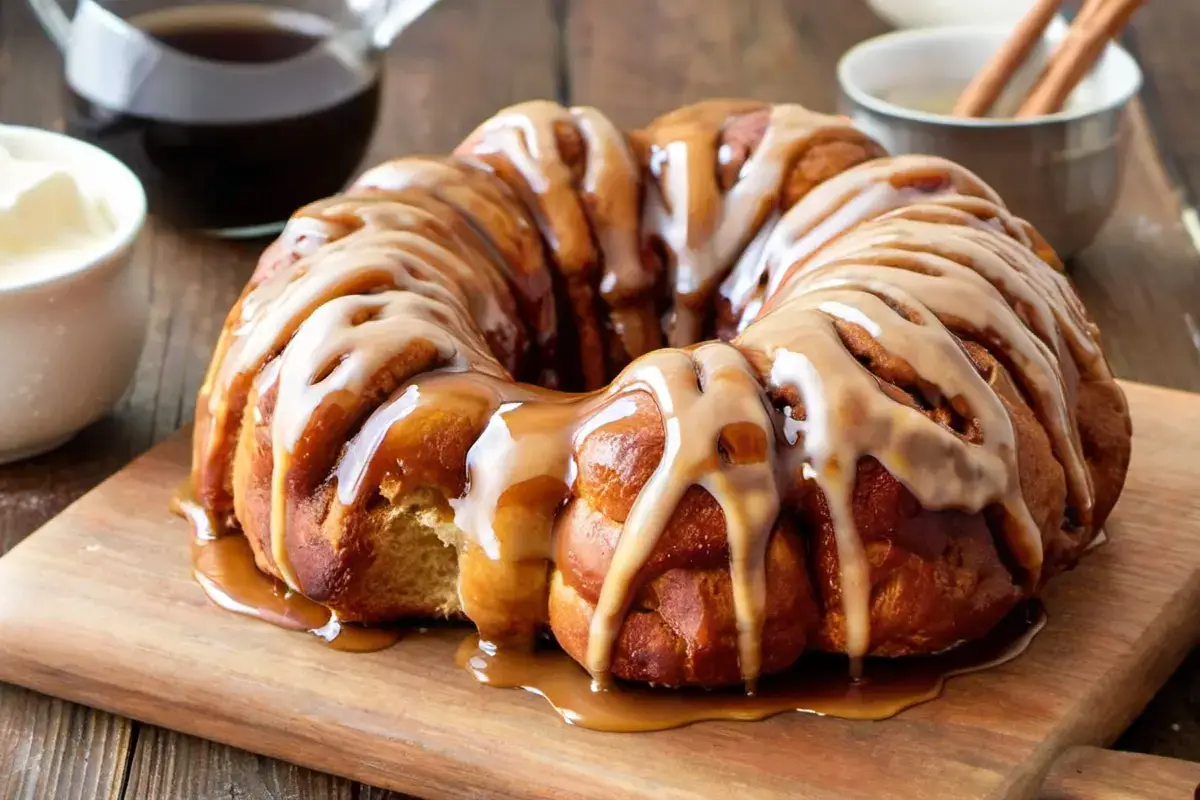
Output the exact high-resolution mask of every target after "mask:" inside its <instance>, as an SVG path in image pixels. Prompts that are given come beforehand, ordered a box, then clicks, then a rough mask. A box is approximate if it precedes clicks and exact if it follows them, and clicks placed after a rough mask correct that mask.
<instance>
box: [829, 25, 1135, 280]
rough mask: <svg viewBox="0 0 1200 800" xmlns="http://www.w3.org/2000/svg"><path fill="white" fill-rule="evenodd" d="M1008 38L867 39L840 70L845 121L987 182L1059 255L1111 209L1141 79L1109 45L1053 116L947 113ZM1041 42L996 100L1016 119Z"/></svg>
mask: <svg viewBox="0 0 1200 800" xmlns="http://www.w3.org/2000/svg"><path fill="white" fill-rule="evenodd" d="M1007 36H1008V31H1007V30H1005V29H1002V28H990V27H983V28H977V27H970V28H967V27H940V28H925V29H918V30H908V31H899V32H896V33H890V34H885V35H883V36H879V37H876V38H874V39H869V40H867V41H865V42H862V43H861V44H859V45H857V46H856V47H854V48H852V49H851V50H849V51H848V52H847V53H846V54H845V55H844V56H842V59H841V61H840V62H839V63H838V70H837V74H838V83H839V85H840V87H841V106H840V110H841V112H842V113H843V114H845V115H847V116H848V117H850V118H852V119H853V121H854V123H855V124H856V125H858V126H859V127H860V128H861V129H862V130H863V131H864V132H865V133H867V134H869V135H871V136H873V137H875V138H876V139H877V140H878V141H879V142H880V144H882V145H883V146H884V147H885V148H887V149H888V151H889V152H891V153H894V154H901V153H924V154H929V155H939V156H944V157H945V158H948V159H950V160H952V161H956V162H958V163H960V164H962V165H963V166H965V167H967V168H968V169H970V170H972V171H973V172H975V173H977V174H978V175H979V176H980V177H981V178H983V180H985V181H986V182H988V183H989V184H991V185H992V187H993V188H995V190H996V191H997V192H999V194H1000V196H1001V197H1003V198H1004V200H1005V203H1007V205H1008V206H1009V208H1011V209H1012V210H1013V211H1014V212H1015V213H1016V214H1018V215H1020V216H1022V217H1024V218H1026V219H1028V220H1029V221H1030V222H1032V223H1033V224H1034V225H1035V226H1036V227H1037V228H1038V230H1040V231H1041V232H1042V234H1043V235H1044V236H1045V237H1046V238H1047V239H1048V240H1049V241H1050V243H1051V244H1052V245H1053V246H1054V247H1055V249H1056V250H1058V252H1059V254H1060V255H1062V256H1063V257H1069V256H1070V255H1072V254H1074V253H1077V252H1078V251H1080V250H1081V249H1083V248H1084V247H1086V246H1087V245H1088V243H1090V242H1091V241H1092V239H1093V238H1095V235H1096V233H1097V232H1098V231H1099V230H1100V227H1101V226H1102V225H1103V224H1104V221H1105V219H1107V218H1108V215H1109V213H1110V212H1111V211H1112V208H1113V206H1114V205H1115V203H1116V199H1117V192H1118V190H1119V188H1120V176H1121V168H1122V164H1123V161H1124V158H1123V156H1124V150H1125V148H1124V139H1125V127H1126V126H1125V108H1126V106H1127V105H1128V104H1129V101H1130V100H1132V99H1133V97H1134V96H1135V95H1136V94H1137V93H1138V90H1139V89H1140V88H1141V84H1142V73H1141V70H1140V69H1139V68H1138V65H1137V62H1136V61H1134V59H1133V57H1132V56H1130V55H1129V53H1127V52H1126V51H1125V50H1123V49H1121V48H1120V47H1118V46H1116V45H1109V47H1108V49H1107V51H1106V52H1105V54H1104V56H1103V57H1102V58H1101V60H1100V61H1099V63H1098V64H1097V65H1096V68H1095V69H1093V70H1092V72H1091V74H1090V75H1088V77H1087V78H1085V79H1084V80H1083V81H1082V82H1081V83H1080V84H1079V86H1078V87H1077V88H1076V90H1075V92H1074V93H1073V94H1072V95H1071V97H1070V98H1069V99H1068V101H1067V103H1066V107H1065V108H1064V109H1063V110H1062V111H1060V112H1058V113H1056V114H1049V115H1046V116H1042V117H1037V118H1033V119H1028V120H1016V119H1005V118H1002V117H998V118H991V117H989V118H982V119H964V118H960V117H952V116H949V114H948V113H946V112H948V111H949V109H950V107H951V106H952V105H953V103H954V100H955V98H956V97H957V96H958V94H959V92H960V91H961V90H962V89H963V88H964V87H965V86H966V85H967V84H968V83H969V82H970V81H971V78H973V77H974V76H975V74H976V73H977V72H978V71H979V70H980V69H981V68H982V67H983V66H984V65H985V64H986V63H987V62H988V60H989V59H990V58H991V56H992V54H993V53H995V51H996V50H997V49H998V48H999V47H1000V46H1001V45H1002V44H1003V43H1004V41H1005V39H1006V38H1007ZM1050 46H1051V45H1050V42H1049V40H1047V41H1044V42H1041V43H1040V44H1039V47H1038V48H1037V49H1036V51H1035V52H1034V53H1033V55H1032V56H1031V58H1030V59H1029V60H1028V61H1027V63H1026V65H1025V67H1024V68H1023V69H1022V70H1021V71H1020V72H1018V74H1017V75H1016V76H1014V79H1013V81H1012V82H1010V85H1009V87H1008V88H1007V89H1006V91H1005V93H1004V95H1003V96H1001V98H1000V100H999V102H998V103H997V109H998V111H999V112H1000V113H1004V112H1005V110H1008V111H1009V112H1011V109H1013V108H1015V107H1016V106H1017V105H1018V104H1019V101H1020V98H1021V97H1022V96H1024V94H1025V92H1026V91H1027V90H1028V88H1029V86H1030V85H1031V84H1032V83H1033V80H1034V79H1035V78H1036V76H1037V73H1038V71H1039V70H1040V68H1041V65H1043V64H1044V63H1045V61H1046V58H1047V56H1048V52H1049V49H1050Z"/></svg>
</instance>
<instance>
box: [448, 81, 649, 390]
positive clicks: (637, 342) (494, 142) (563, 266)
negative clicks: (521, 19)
mask: <svg viewBox="0 0 1200 800" xmlns="http://www.w3.org/2000/svg"><path fill="white" fill-rule="evenodd" d="M558 126H564V127H568V128H572V129H574V130H576V131H577V132H578V134H579V136H580V138H581V140H582V143H583V147H584V154H583V157H584V161H583V170H582V176H581V177H580V178H579V179H578V180H577V179H576V177H575V175H574V174H573V173H572V168H571V166H570V165H569V164H568V163H567V161H566V159H565V158H564V155H563V153H562V152H560V149H559V140H558V134H557V132H556V127H558ZM457 152H459V153H467V154H471V155H473V156H475V157H478V158H480V159H481V160H483V161H485V162H486V163H488V164H489V165H490V166H492V167H493V168H494V169H495V170H496V172H497V174H498V175H499V176H500V177H501V178H502V179H504V180H506V181H507V182H508V183H509V184H510V185H511V186H512V187H513V188H514V189H515V190H516V192H517V193H518V194H520V195H521V196H522V197H523V198H524V200H525V203H526V206H527V207H528V208H529V210H530V212H531V213H532V214H533V216H534V217H535V218H536V219H537V220H538V221H539V224H540V227H541V230H542V235H543V236H544V237H545V239H546V242H547V245H548V246H549V248H550V250H551V252H552V253H553V254H554V258H555V261H556V263H557V264H558V267H559V271H560V273H561V274H562V275H563V277H564V278H565V280H566V282H567V284H568V287H569V294H570V299H571V301H572V305H573V307H574V310H575V315H576V323H577V325H578V326H579V329H580V333H581V336H582V335H584V334H589V333H590V332H591V331H592V330H593V329H594V328H595V327H596V326H597V324H598V323H597V322H596V320H594V319H593V318H592V315H593V313H594V312H593V307H594V305H595V303H594V301H593V300H592V297H591V295H592V293H593V291H598V292H599V293H600V295H601V296H602V297H603V299H604V301H605V303H606V304H607V305H608V307H609V309H610V314H611V319H612V323H613V327H614V331H615V333H616V334H617V337H618V339H619V340H620V343H621V346H622V347H623V348H624V350H625V352H626V355H627V357H628V358H633V357H636V356H639V355H641V354H642V353H645V352H648V351H649V350H651V349H654V348H655V347H657V346H658V343H659V336H658V329H657V326H656V325H655V324H654V321H653V314H652V311H653V307H652V305H651V303H650V299H651V298H650V296H649V293H650V292H651V291H652V290H653V288H654V274H653V273H652V272H651V271H650V270H648V269H647V268H646V267H645V266H644V265H643V264H642V260H641V255H640V253H639V250H638V239H637V236H638V187H639V177H640V176H639V172H638V167H637V164H636V162H635V161H634V158H633V155H632V153H631V152H630V150H629V145H628V143H627V142H626V139H625V136H624V134H622V133H621V132H620V131H619V130H618V129H617V128H616V126H615V125H613V124H612V122H611V121H609V120H608V118H606V117H605V116H604V115H602V114H600V113H599V112H598V111H596V110H595V109H594V108H588V107H583V106H577V107H572V108H566V107H564V106H561V105H559V104H557V103H554V102H550V101H548V100H534V101H530V102H526V103H520V104H518V105H515V106H511V107H509V108H506V109H504V110H502V111H500V112H499V113H498V114H496V116H494V117H493V118H492V119H490V120H488V121H487V122H485V123H484V124H483V125H482V126H480V127H479V129H478V130H477V131H476V132H475V133H474V134H472V135H471V136H470V137H468V138H467V140H466V142H464V144H463V145H461V146H460V147H459V149H458V151H457ZM598 271H599V272H600V273H601V274H600V275H599V276H597V275H596V273H597V272H598ZM593 287H595V288H593ZM597 345H598V342H597ZM581 346H582V348H583V350H584V351H585V352H583V353H582V357H583V359H584V360H583V365H584V371H585V378H586V380H587V382H588V383H589V384H590V385H593V386H599V385H601V384H602V383H603V375H602V372H603V362H602V361H598V360H595V356H599V355H602V353H601V352H600V348H599V347H598V346H593V345H591V343H590V342H588V341H586V340H585V341H584V342H582V343H581ZM589 348H590V349H592V350H595V351H596V352H595V354H594V355H593V354H592V353H589V352H587V351H588V349H589Z"/></svg>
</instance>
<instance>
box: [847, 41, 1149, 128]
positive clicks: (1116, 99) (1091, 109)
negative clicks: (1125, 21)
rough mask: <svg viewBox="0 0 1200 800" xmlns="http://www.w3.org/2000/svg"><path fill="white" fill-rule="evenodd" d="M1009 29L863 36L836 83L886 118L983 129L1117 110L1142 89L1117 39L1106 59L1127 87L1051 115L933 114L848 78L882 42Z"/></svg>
mask: <svg viewBox="0 0 1200 800" xmlns="http://www.w3.org/2000/svg"><path fill="white" fill-rule="evenodd" d="M1009 33H1010V31H1009V30H1008V29H1006V28H1001V27H996V26H988V25H941V26H937V27H929V28H907V29H904V30H898V31H891V32H890V33H884V34H880V35H879V36H873V37H871V38H870V39H864V40H863V41H861V42H859V43H858V44H856V45H854V46H853V47H851V48H850V49H849V50H847V51H846V52H845V53H843V54H842V56H841V58H839V59H838V63H837V81H838V86H839V87H840V88H841V90H842V91H843V92H845V93H846V96H847V97H849V98H850V99H851V100H853V101H854V102H855V103H857V104H858V105H860V106H863V107H865V108H867V109H869V110H871V111H874V112H875V113H877V114H880V115H882V116H887V117H893V118H896V119H901V120H905V121H909V122H921V123H925V124H927V125H938V126H941V127H946V128H975V129H984V130H995V129H1004V128H1013V129H1016V128H1034V127H1038V126H1043V125H1052V124H1055V123H1068V122H1077V121H1079V120H1083V119H1088V118H1090V117H1094V116H1097V115H1099V114H1104V113H1106V112H1109V111H1113V110H1115V109H1120V108H1123V107H1124V106H1126V105H1127V104H1128V103H1129V101H1130V100H1132V99H1133V98H1134V97H1136V96H1137V94H1138V92H1140V91H1141V89H1142V84H1143V82H1144V77H1143V74H1142V68H1141V66H1140V65H1139V64H1138V63H1137V59H1135V58H1134V57H1133V55H1131V54H1130V53H1129V51H1128V50H1126V49H1125V48H1123V47H1121V45H1119V44H1117V43H1116V42H1109V44H1108V49H1107V50H1106V51H1105V58H1113V57H1115V58H1116V59H1117V60H1118V61H1119V62H1122V63H1123V64H1124V65H1125V66H1126V67H1128V68H1129V69H1130V74H1131V75H1132V80H1130V81H1129V86H1127V87H1125V89H1124V91H1121V92H1115V93H1114V94H1113V95H1112V96H1111V97H1109V98H1108V99H1106V100H1105V101H1104V102H1101V103H1097V104H1095V105H1090V106H1087V107H1084V108H1081V109H1073V110H1070V111H1057V112H1055V113H1053V114H1043V115H1042V116H1039V117H1032V118H1029V119H1012V118H997V117H954V116H951V115H949V114H936V113H934V112H932V111H919V110H917V109H912V108H905V107H904V106H901V105H897V104H895V103H891V102H888V101H887V100H883V99H881V98H879V97H876V96H875V95H873V94H870V93H869V92H867V91H865V90H863V89H861V88H859V87H858V86H857V85H855V83H854V82H853V81H851V80H850V79H849V76H848V73H849V71H850V65H851V63H852V62H853V60H854V59H855V58H861V57H862V55H863V53H865V52H868V51H869V50H871V49H873V48H875V47H877V46H878V45H879V44H881V43H883V42H892V41H896V40H903V39H914V40H933V39H940V40H946V39H957V38H968V37H986V38H989V39H993V40H995V39H997V38H1002V37H1007V36H1008V35H1009Z"/></svg>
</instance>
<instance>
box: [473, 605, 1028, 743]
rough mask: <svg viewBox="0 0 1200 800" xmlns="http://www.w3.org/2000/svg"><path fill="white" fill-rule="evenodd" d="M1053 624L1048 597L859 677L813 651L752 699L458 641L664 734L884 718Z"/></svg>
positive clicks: (478, 673) (563, 703)
mask: <svg viewBox="0 0 1200 800" xmlns="http://www.w3.org/2000/svg"><path fill="white" fill-rule="evenodd" d="M1045 624H1046V614H1045V612H1044V611H1043V609H1042V606H1041V604H1039V603H1037V602H1030V603H1025V604H1022V605H1020V606H1018V607H1017V608H1016V609H1014V610H1013V611H1012V613H1010V614H1009V615H1008V616H1007V617H1005V618H1004V620H1003V621H1001V623H1000V624H999V625H997V626H996V628H995V629H994V630H993V631H992V632H991V633H990V634H988V635H987V636H986V637H984V638H983V639H979V640H977V641H974V642H968V643H966V644H963V645H960V646H959V647H956V648H954V649H953V650H951V651H948V652H946V653H942V654H939V655H932V656H910V657H906V658H899V659H887V658H866V659H863V665H862V671H863V677H861V678H858V679H854V678H852V677H851V676H850V665H849V661H848V659H847V658H846V657H844V656H833V655H826V654H821V653H808V654H805V655H804V656H802V657H801V659H800V660H799V661H798V662H797V663H796V665H795V666H794V667H792V668H791V669H789V670H787V671H786V672H783V673H781V674H778V675H767V676H764V677H761V678H759V679H758V690H757V693H756V694H754V695H753V696H750V695H747V694H745V693H744V692H743V691H742V689H741V687H734V688H729V689H719V690H704V689H656V688H653V687H649V686H640V685H637V686H635V685H630V684H622V683H618V685H616V686H615V687H614V688H612V689H608V690H606V691H593V689H592V686H591V679H590V678H589V676H588V673H587V671H586V670H584V669H583V667H581V666H579V665H578V664H576V663H575V662H574V661H573V660H572V659H571V657H570V656H568V655H567V654H566V653H564V652H563V651H562V650H560V649H559V648H558V647H554V646H550V647H545V648H543V649H539V650H535V651H533V652H527V651H517V650H504V649H499V650H498V649H496V648H495V647H494V646H492V645H490V644H489V643H487V642H480V641H479V638H478V637H477V636H471V637H469V638H468V639H467V640H466V641H464V642H463V643H462V645H461V646H460V647H459V649H458V663H459V666H462V667H464V668H465V669H466V670H467V671H468V672H470V673H471V674H472V675H473V676H475V679H476V680H478V681H479V682H480V683H485V684H487V685H489V686H496V687H502V688H521V689H525V690H526V691H529V692H532V693H533V694H537V695H540V696H542V697H544V698H546V700H547V701H549V703H550V705H552V706H553V707H554V710H555V711H557V712H558V714H559V716H561V717H562V718H563V720H564V721H566V722H568V723H570V724H572V725H578V726H580V727H582V728H591V729H593V730H599V731H612V732H626V733H628V732H635V731H659V730H665V729H667V728H678V727H681V726H684V725H690V724H692V723H694V722H703V721H705V720H735V721H750V720H760V719H766V718H767V717H772V716H774V715H776V714H781V713H783V712H785V711H802V712H807V713H810V714H819V715H821V716H830V717H841V718H843V719H858V720H880V719H887V718H889V717H894V716H895V715H896V714H898V713H900V712H901V711H903V710H904V709H906V708H911V707H912V706H915V705H918V704H920V703H924V702H927V701H929V700H933V699H935V698H936V697H938V695H940V694H941V693H942V688H943V687H944V686H945V683H946V679H947V678H951V677H953V676H955V675H964V674H966V673H969V672H979V671H980V670H985V669H989V668H991V667H995V666H999V665H1000V664H1004V663H1006V662H1008V661H1011V660H1012V659H1014V658H1016V657H1017V656H1019V655H1020V654H1021V653H1023V652H1025V650H1026V648H1028V647H1029V643H1030V642H1031V641H1033V637H1034V636H1036V635H1037V633H1038V631H1040V630H1042V628H1043V627H1045Z"/></svg>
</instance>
